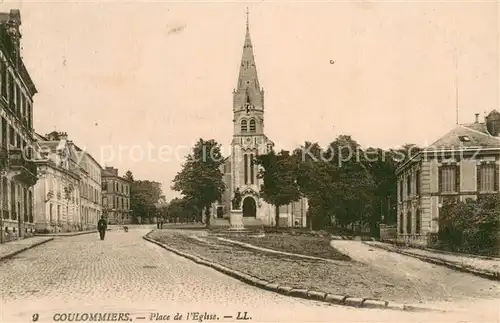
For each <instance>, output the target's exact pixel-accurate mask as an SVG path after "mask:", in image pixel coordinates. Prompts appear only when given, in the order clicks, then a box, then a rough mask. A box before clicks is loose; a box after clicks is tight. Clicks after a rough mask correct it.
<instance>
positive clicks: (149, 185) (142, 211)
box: [130, 180, 162, 220]
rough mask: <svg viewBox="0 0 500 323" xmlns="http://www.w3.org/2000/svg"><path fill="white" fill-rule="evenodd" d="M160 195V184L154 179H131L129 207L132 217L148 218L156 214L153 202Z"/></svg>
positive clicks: (154, 202)
mask: <svg viewBox="0 0 500 323" xmlns="http://www.w3.org/2000/svg"><path fill="white" fill-rule="evenodd" d="M161 195H162V189H161V184H160V183H158V182H154V181H149V180H142V181H133V182H132V184H131V187H130V208H131V209H132V211H133V215H134V218H136V219H137V217H139V216H140V217H141V218H146V219H148V220H149V219H150V218H151V216H154V215H155V214H156V206H155V204H156V203H157V202H158V200H159V199H160V196H161Z"/></svg>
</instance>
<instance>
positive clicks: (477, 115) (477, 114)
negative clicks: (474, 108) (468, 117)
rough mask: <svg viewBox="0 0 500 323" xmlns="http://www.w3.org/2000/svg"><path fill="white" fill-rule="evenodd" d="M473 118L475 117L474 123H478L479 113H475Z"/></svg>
mask: <svg viewBox="0 0 500 323" xmlns="http://www.w3.org/2000/svg"><path fill="white" fill-rule="evenodd" d="M475 116H476V123H479V113H476V114H475Z"/></svg>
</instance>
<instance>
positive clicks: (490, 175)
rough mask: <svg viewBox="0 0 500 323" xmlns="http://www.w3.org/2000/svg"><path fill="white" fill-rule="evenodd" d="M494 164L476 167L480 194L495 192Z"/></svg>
mask: <svg viewBox="0 0 500 323" xmlns="http://www.w3.org/2000/svg"><path fill="white" fill-rule="evenodd" d="M495 170H496V165H495V164H483V165H480V166H479V167H478V174H477V179H478V188H479V191H480V192H492V191H495V176H496V174H495V173H496V171H495Z"/></svg>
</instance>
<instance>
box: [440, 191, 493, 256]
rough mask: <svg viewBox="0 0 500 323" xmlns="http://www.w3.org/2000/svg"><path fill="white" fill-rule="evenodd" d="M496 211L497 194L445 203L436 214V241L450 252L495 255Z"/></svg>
mask: <svg viewBox="0 0 500 323" xmlns="http://www.w3.org/2000/svg"><path fill="white" fill-rule="evenodd" d="M498 214H500V194H498V193H497V194H488V195H483V196H480V197H479V198H478V199H477V200H467V201H465V202H458V203H456V202H445V203H443V207H442V209H441V211H440V213H439V233H438V238H439V241H440V243H441V244H442V245H444V246H445V247H447V248H450V249H451V250H453V251H460V252H471V253H476V254H493V255H498V244H499V242H500V241H499V233H498V232H499V226H500V219H499V217H498Z"/></svg>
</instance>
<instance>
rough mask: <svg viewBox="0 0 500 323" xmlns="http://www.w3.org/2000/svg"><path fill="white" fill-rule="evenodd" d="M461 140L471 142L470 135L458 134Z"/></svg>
mask: <svg viewBox="0 0 500 323" xmlns="http://www.w3.org/2000/svg"><path fill="white" fill-rule="evenodd" d="M458 139H460V141H461V142H470V138H469V136H458Z"/></svg>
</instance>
